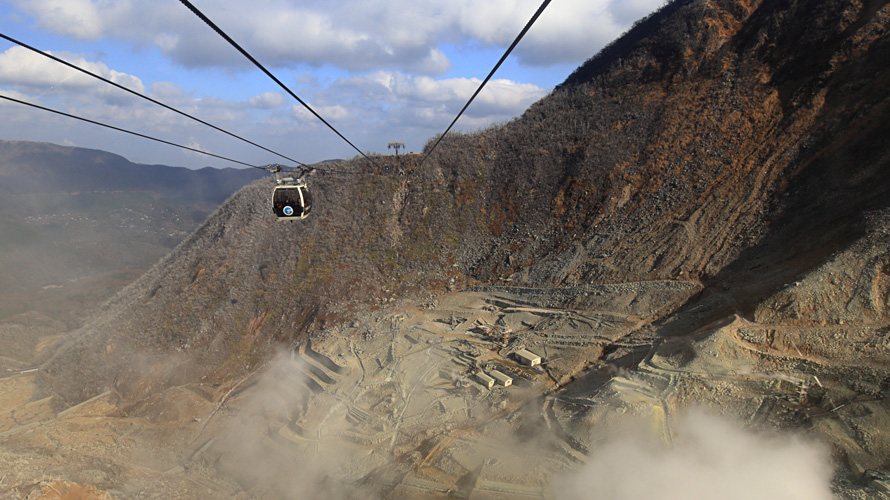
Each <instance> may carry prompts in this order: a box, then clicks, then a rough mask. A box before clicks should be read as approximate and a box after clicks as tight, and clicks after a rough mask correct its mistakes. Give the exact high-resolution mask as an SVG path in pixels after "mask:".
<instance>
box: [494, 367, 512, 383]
mask: <svg viewBox="0 0 890 500" xmlns="http://www.w3.org/2000/svg"><path fill="white" fill-rule="evenodd" d="M491 376H492V378H494V379H495V380H497V382H498V384H501V385H502V386H504V387H510V386H511V385H513V377H511V376H509V375H505V374H503V373H501V372H499V371H498V370H492V371H491Z"/></svg>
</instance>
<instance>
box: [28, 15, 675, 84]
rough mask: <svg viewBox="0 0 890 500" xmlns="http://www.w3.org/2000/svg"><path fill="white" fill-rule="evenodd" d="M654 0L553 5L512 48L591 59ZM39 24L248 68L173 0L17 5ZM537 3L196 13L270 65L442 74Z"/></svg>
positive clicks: (183, 58) (545, 61)
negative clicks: (457, 55) (452, 55)
mask: <svg viewBox="0 0 890 500" xmlns="http://www.w3.org/2000/svg"><path fill="white" fill-rule="evenodd" d="M661 3H662V0H561V1H560V2H554V3H553V4H551V5H550V6H549V7H548V8H547V10H546V11H545V12H544V13H543V15H542V16H541V18H540V19H539V20H538V22H537V24H536V25H535V26H534V27H533V29H532V30H531V31H530V32H529V33H528V35H527V36H526V38H525V39H524V40H523V42H522V43H521V44H520V45H519V47H518V48H517V50H516V54H517V57H519V59H520V60H521V61H522V62H524V63H525V64H530V65H537V66H550V65H554V64H563V63H578V62H580V61H583V60H585V59H587V58H589V57H590V56H592V55H593V54H594V53H595V52H596V51H597V50H598V49H599V48H600V47H602V46H603V45H604V44H605V43H607V42H608V41H609V40H611V39H613V38H614V37H615V36H617V35H619V34H620V33H621V32H623V31H625V30H626V29H627V28H628V27H629V26H630V24H631V23H632V22H633V21H634V20H636V19H638V18H640V17H642V16H644V15H646V14H647V13H649V12H651V11H653V10H654V9H656V8H657V7H658V6H659V5H660V4H661ZM16 4H17V5H18V7H19V8H21V9H22V10H23V11H25V12H27V13H29V14H30V15H32V16H34V17H35V18H36V19H37V22H38V24H39V25H40V26H42V27H45V28H47V29H50V30H52V31H54V32H56V33H59V34H63V35H66V36H73V37H77V38H81V39H97V38H100V37H113V38H118V39H122V40H127V41H131V42H135V43H137V44H151V45H155V46H157V47H158V48H159V49H160V50H161V51H162V52H163V53H164V54H166V55H167V56H168V57H170V58H171V59H173V60H175V61H176V62H178V63H179V64H182V65H184V66H189V67H192V66H217V65H219V66H228V67H241V68H243V67H247V65H248V64H249V63H247V61H245V59H244V58H243V57H242V56H241V55H240V54H238V53H237V52H236V51H235V49H233V48H232V47H230V46H228V44H226V43H225V42H224V41H223V40H222V39H221V38H220V37H219V36H217V34H216V33H214V32H213V31H212V30H211V29H210V28H208V27H207V26H206V25H205V24H204V23H203V22H201V21H200V20H199V19H198V18H197V17H195V16H194V15H192V14H191V13H190V12H188V10H187V9H186V8H185V7H183V6H181V5H179V4H177V3H175V2H161V3H153V4H151V7H150V8H145V4H144V3H138V2H133V1H132V0H121V1H114V2H112V1H108V0H92V1H91V0H44V1H41V2H33V1H31V0H16ZM539 4H540V2H539V1H538V0H425V1H421V0H390V1H388V2H384V3H380V2H367V1H364V0H344V1H341V2H325V1H320V0H307V1H301V2H295V1H289V0H256V1H253V2H250V4H249V5H248V4H245V3H243V2H236V1H234V0H218V1H216V2H211V3H209V5H202V6H201V8H202V11H203V12H204V13H205V14H206V15H207V16H208V17H210V18H211V19H212V20H213V21H214V22H215V23H216V24H218V25H219V26H220V27H221V28H222V29H223V30H224V31H226V32H227V33H228V34H229V35H231V36H232V37H233V38H234V39H235V40H236V41H237V42H239V44H240V45H242V46H243V47H245V48H246V49H247V50H248V51H249V52H251V53H252V54H254V55H255V56H256V57H257V58H258V59H260V60H261V61H264V62H266V64H269V65H272V66H293V65H299V64H306V65H310V66H322V65H331V66H335V67H340V68H344V69H347V70H351V71H368V70H373V69H387V70H401V71H410V72H419V73H423V74H429V75H437V74H443V73H445V72H447V71H449V70H450V69H451V62H450V61H449V60H448V58H447V57H446V56H445V54H444V53H443V52H442V49H441V47H442V46H443V45H454V46H457V47H472V46H474V45H479V44H481V45H482V46H490V45H495V46H500V47H505V46H506V45H508V44H509V43H510V42H512V41H513V39H514V38H515V37H516V35H517V34H518V33H519V31H520V30H521V29H522V28H523V27H524V26H525V24H526V23H527V22H528V20H529V18H530V17H531V15H532V14H533V13H534V12H535V11H536V10H537V8H538V6H539Z"/></svg>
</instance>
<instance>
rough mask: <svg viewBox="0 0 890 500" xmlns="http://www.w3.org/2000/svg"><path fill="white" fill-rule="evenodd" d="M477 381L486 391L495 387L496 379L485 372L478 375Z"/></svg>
mask: <svg viewBox="0 0 890 500" xmlns="http://www.w3.org/2000/svg"><path fill="white" fill-rule="evenodd" d="M476 380H477V381H478V382H479V383H480V384H482V386H483V387H485V388H486V389H491V388H492V387H494V379H493V378H491V377H489V376H488V375H486V374H485V372H479V373H477V374H476Z"/></svg>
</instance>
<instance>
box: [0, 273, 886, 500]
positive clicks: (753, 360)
mask: <svg viewBox="0 0 890 500" xmlns="http://www.w3.org/2000/svg"><path fill="white" fill-rule="evenodd" d="M700 290H701V288H700V286H699V285H698V284H696V283H692V282H682V281H671V282H647V283H626V284H618V285H599V286H589V287H579V288H571V289H558V290H538V289H519V288H501V287H481V288H478V289H474V290H471V291H464V292H456V293H451V294H447V295H443V296H440V297H439V298H438V299H437V300H436V301H435V302H433V303H429V304H421V305H403V306H393V307H391V308H390V309H388V310H386V311H381V312H378V313H374V314H372V315H368V316H366V317H361V318H357V319H356V320H355V321H354V322H353V323H352V324H351V325H349V326H346V327H342V328H338V329H334V330H329V331H325V332H322V333H320V334H318V335H316V336H315V337H314V338H312V339H311V342H309V343H308V344H305V345H299V346H296V347H295V348H294V349H291V350H287V349H285V350H283V351H282V352H281V354H280V355H279V356H278V357H277V358H276V359H275V360H274V361H273V362H271V363H269V364H268V365H267V366H265V367H263V368H262V369H260V370H259V371H257V372H255V373H253V374H251V375H249V376H248V377H246V378H244V379H241V380H239V381H236V382H233V383H232V384H231V385H229V386H217V387H213V386H210V385H205V384H190V385H186V386H181V387H174V388H171V389H168V390H166V391H164V392H162V393H160V394H156V395H154V396H152V397H151V398H149V399H147V400H144V401H137V402H132V401H121V400H120V398H119V396H118V395H117V394H116V393H115V392H114V391H108V392H106V393H105V394H102V395H100V396H98V397H96V398H93V399H92V400H89V401H86V402H84V403H82V404H80V405H77V406H75V407H72V408H68V409H65V410H63V411H59V410H60V408H56V405H55V402H54V399H53V398H52V397H48V398H44V399H38V400H34V397H33V391H34V385H33V384H34V376H35V374H34V372H29V371H27V370H19V371H10V372H8V373H9V375H8V376H7V377H5V378H3V379H0V391H2V393H0V403H2V406H0V407H2V408H3V409H4V410H3V411H2V414H0V469H2V470H3V471H5V472H4V474H5V476H4V477H3V479H2V483H0V492H3V494H6V495H7V496H10V497H11V498H57V497H58V498H105V497H103V496H101V495H105V494H108V495H111V496H112V497H115V498H146V499H148V498H157V499H162V498H269V499H273V498H318V497H321V496H325V495H327V496H329V497H353V498H479V499H481V498H492V499H507V498H553V497H554V494H553V492H552V491H551V489H550V483H551V480H552V478H553V477H554V475H555V474H560V473H562V472H564V471H567V470H573V469H576V468H578V467H580V466H581V465H582V464H584V463H585V461H586V460H587V457H588V456H589V455H590V453H591V452H592V451H594V450H595V449H596V447H597V443H600V442H601V441H602V440H603V439H606V438H608V436H609V435H610V434H612V433H614V432H617V431H618V430H619V429H621V428H623V427H626V426H627V425H629V424H628V422H630V421H633V422H636V423H639V422H644V424H645V427H646V428H647V429H648V430H647V432H650V433H651V434H652V435H653V436H655V437H656V439H657V440H659V441H661V442H662V443H665V444H667V445H670V443H671V442H672V440H673V438H674V435H675V432H676V430H675V427H676V421H677V419H678V415H681V414H683V413H684V412H685V411H686V409H688V408H689V407H692V406H701V405H704V406H707V407H709V408H710V410H711V411H713V412H715V413H718V414H726V415H733V416H735V417H738V416H740V415H743V416H746V419H745V420H744V422H743V423H744V424H745V425H746V426H748V427H750V428H754V429H757V428H776V427H778V428H785V429H789V428H790V429H798V430H799V431H804V432H806V433H807V434H809V435H812V436H815V437H816V438H818V439H819V440H821V441H823V442H827V443H828V444H830V445H832V446H833V447H834V448H835V449H836V450H844V452H843V453H842V454H841V455H839V456H840V459H841V460H846V461H847V462H848V463H847V464H845V465H847V466H848V467H850V468H851V469H853V470H854V471H855V470H858V471H859V472H860V476H861V477H862V478H865V479H863V480H862V481H863V483H862V484H858V485H857V484H854V483H849V484H847V483H845V485H842V486H838V488H839V490H843V493H844V495H845V496H847V497H849V498H857V495H864V493H862V491H865V490H863V488H869V489H868V490H867V491H868V492H869V495H880V494H881V493H880V491H881V488H885V483H884V482H883V480H882V476H880V474H876V473H874V472H872V473H871V474H870V475H868V474H866V472H867V471H877V470H880V469H882V468H884V467H886V464H885V463H884V460H885V458H884V457H887V456H890V453H888V452H890V449H888V446H890V441H888V437H887V435H886V433H885V432H883V431H882V429H885V428H886V426H887V425H888V424H890V413H888V408H887V404H886V399H885V398H884V397H883V396H882V395H881V394H882V393H881V391H882V390H884V389H886V388H883V389H882V386H881V385H880V381H881V380H883V379H882V378H881V377H882V376H883V375H882V374H883V372H882V371H880V370H881V369H879V368H878V367H880V366H884V367H886V366H887V364H886V362H887V361H890V359H887V358H888V356H890V352H888V351H890V350H888V345H886V344H881V345H871V344H869V345H862V346H858V344H857V343H856V338H857V337H856V335H857V334H856V332H857V331H858V330H857V327H856V326H851V325H844V326H838V325H830V326H829V325H826V326H825V327H818V328H817V330H818V333H819V335H822V336H824V335H826V334H827V335H829V336H831V337H834V338H839V339H840V338H844V339H847V340H848V341H849V342H851V343H852V345H857V346H858V348H859V349H860V351H861V354H863V355H866V356H869V357H870V359H871V360H872V362H870V363H868V366H863V364H862V363H861V362H857V359H859V357H858V356H853V357H851V358H850V362H849V363H848V364H847V365H844V364H840V365H838V364H834V365H828V364H825V365H822V364H820V363H821V361H820V360H821V359H823V358H822V357H821V356H822V355H821V354H820V351H819V342H818V341H816V340H814V341H813V342H811V343H808V344H806V345H797V344H795V343H793V342H791V341H790V340H788V339H791V338H792V337H794V338H797V337H799V336H800V335H797V334H799V333H800V332H791V331H790V330H788V329H787V328H778V327H776V326H775V325H769V324H762V323H757V322H755V321H752V320H749V319H744V318H742V317H739V316H733V317H731V318H724V319H721V320H719V321H716V322H715V323H713V324H709V325H708V326H707V327H704V328H702V329H700V330H698V331H691V332H687V334H685V335H672V336H666V335H664V333H663V330H664V327H663V326H662V325H659V324H657V323H653V322H654V321H655V320H657V319H659V318H663V317H664V316H665V315H666V314H667V313H669V312H671V311H673V310H676V309H677V308H679V307H681V306H682V305H684V304H686V307H689V304H690V299H691V298H693V300H694V297H696V294H697V293H698V292H700ZM660 332H661V333H660ZM674 333H675V332H674ZM792 333H794V334H795V335H791V334H792ZM860 336H862V335H860ZM804 337H805V338H819V337H818V336H812V337H808V336H804ZM868 337H869V338H871V336H868ZM872 344H873V343H872ZM519 349H527V350H530V351H532V352H533V353H535V354H538V355H540V356H541V357H542V358H543V365H542V366H538V367H529V366H525V365H523V364H520V363H519V362H518V360H517V359H516V357H515V355H514V353H515V352H516V351H517V350H519ZM884 370H886V369H885V368H884ZM494 371H498V372H500V373H502V374H505V375H507V376H508V377H509V378H511V380H512V384H511V385H509V386H506V387H505V386H504V385H503V384H502V383H497V382H495V384H494V385H493V386H492V387H491V388H489V387H487V386H486V385H487V384H483V383H482V382H481V381H480V378H479V377H478V375H477V374H479V373H487V374H492V373H493V372H494ZM851 377H855V380H858V382H856V384H858V386H855V387H854V385H855V384H853V382H852V380H853V379H852V378H851ZM874 381H878V386H876V387H871V386H869V384H871V383H873V382H874ZM856 387H858V389H857V388H856ZM868 394H871V396H868ZM52 481H56V483H53V482H52ZM52 485H55V486H54V488H55V489H53V488H49V486H52ZM66 485H67V486H66ZM61 486H65V487H66V488H69V489H71V488H75V487H80V488H87V487H90V488H93V489H92V490H89V491H90V492H91V493H89V494H87V493H84V492H85V491H88V490H86V489H82V490H79V491H80V493H79V494H81V496H79V497H75V496H64V495H62V494H58V495H57V496H48V495H53V494H56V492H55V490H59V488H60V487H61ZM66 491H68V490H66ZM66 494H67V493H66ZM90 495H92V496H90ZM860 497H862V496H860ZM862 498H865V497H862Z"/></svg>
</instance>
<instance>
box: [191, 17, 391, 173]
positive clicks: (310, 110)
mask: <svg viewBox="0 0 890 500" xmlns="http://www.w3.org/2000/svg"><path fill="white" fill-rule="evenodd" d="M179 1H180V2H181V3H182V4H183V5H185V6H186V7H188V9H189V10H191V11H192V13H194V14H195V15H196V16H198V18H200V19H201V20H202V21H204V23H206V24H207V26H210V27H211V28H213V31H216V33H217V34H218V35H219V36H221V37H223V39H225V41H227V42H229V44H230V45H232V47H235V48H236V49H238V51H239V52H241V54H242V55H243V56H244V57H246V58H247V59H248V60H249V61H250V62H252V63H253V64H254V65H255V66H256V67H257V68H259V69H260V70H262V72H263V73H265V74H266V76H268V77H269V78H271V79H272V81H274V82H275V83H277V84H278V86H279V87H281V88H282V89H284V91H285V92H287V93H288V94H290V96H291V97H293V98H294V99H296V100H297V102H299V103H300V104H302V105H303V107H304V108H306V109H307V110H308V111H309V112H310V113H312V114H313V115H314V116H315V117H316V118H318V119H319V120H321V122H322V123H324V124H325V125H327V126H328V128H329V129H331V130H333V131H334V133H335V134H337V135H338V136H340V138H341V139H343V140H344V141H346V143H347V144H349V145H350V146H352V149H354V150H356V151H358V153H359V154H360V155H362V156H364V157H365V158H367V159H368V161H370V162H371V163H373V164H374V165H376V164H377V163H376V162H375V161H374V160H372V159H371V158H369V157H368V155H366V154H365V153H364V152H362V150H361V149H359V148H357V147H356V146H355V144H353V143H352V142H350V141H349V139H347V138H346V136H344V135H343V134H341V133H340V131H338V130H337V129H336V128H334V126H333V125H331V124H330V123H328V121H327V120H325V119H324V118H322V117H321V115H320V114H318V113H316V112H315V110H314V109H312V107H310V106H309V105H308V104H306V102H305V101H303V100H302V99H300V97H299V96H297V94H295V93H294V92H293V91H292V90H291V89H289V88H288V87H287V85H285V84H284V83H282V82H281V80H279V79H278V78H276V77H275V75H273V74H272V73H271V72H270V71H269V70H268V69H266V67H265V66H263V65H262V64H260V62H259V61H257V60H256V59H254V57H253V56H251V55H250V54H249V53H248V52H247V51H246V50H244V49H243V48H241V46H240V45H238V43H237V42H235V40H232V38H231V37H230V36H229V35H227V34H226V32H225V31H223V30H222V28H220V27H219V26H217V25H216V24H214V23H213V21H211V20H210V19H209V18H208V17H207V16H205V15H204V14H203V13H202V12H201V11H200V10H198V8H197V7H195V6H194V5H192V3H191V2H189V1H188V0H179Z"/></svg>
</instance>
